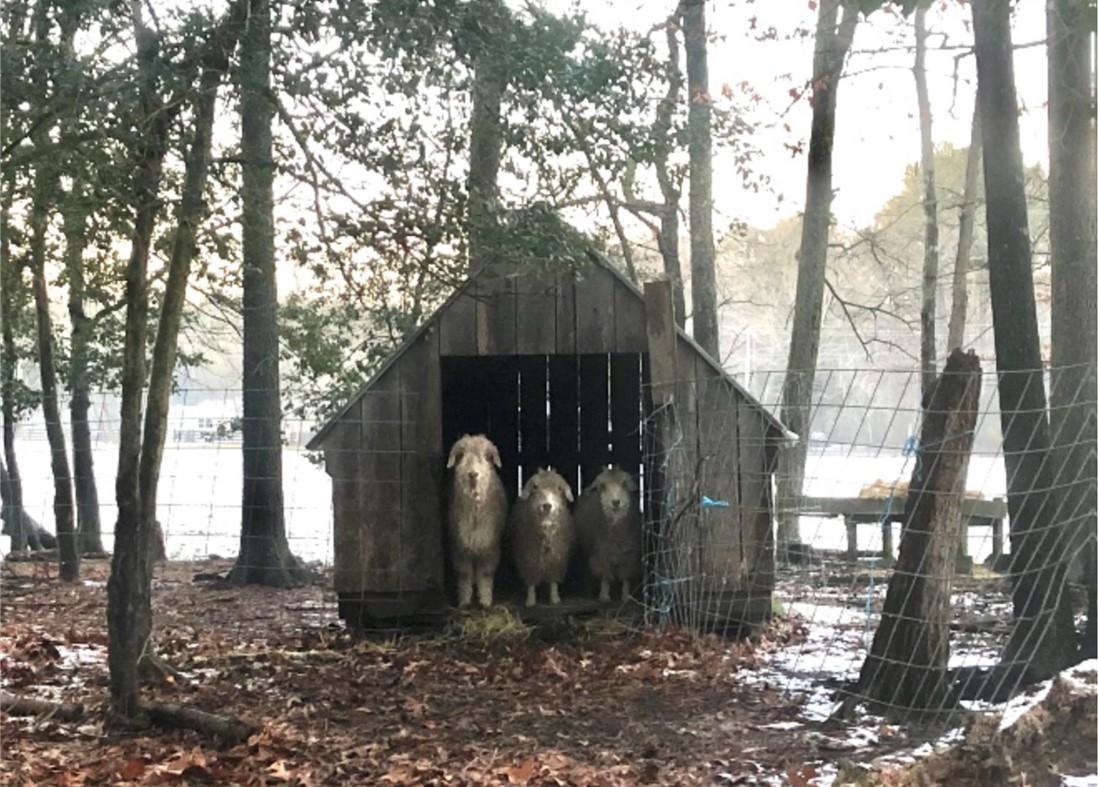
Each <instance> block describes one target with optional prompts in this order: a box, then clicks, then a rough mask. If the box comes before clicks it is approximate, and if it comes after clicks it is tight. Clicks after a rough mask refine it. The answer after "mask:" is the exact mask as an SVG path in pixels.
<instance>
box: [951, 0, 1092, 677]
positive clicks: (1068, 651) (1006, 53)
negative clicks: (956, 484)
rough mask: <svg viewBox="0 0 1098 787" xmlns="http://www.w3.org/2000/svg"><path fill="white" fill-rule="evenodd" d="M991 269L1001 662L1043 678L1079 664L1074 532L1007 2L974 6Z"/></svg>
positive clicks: (982, 0)
mask: <svg viewBox="0 0 1098 787" xmlns="http://www.w3.org/2000/svg"><path fill="white" fill-rule="evenodd" d="M972 12H973V13H972V15H973V28H974V32H975V39H976V70H977V78H978V81H979V89H978V91H977V92H978V100H979V104H980V124H981V126H982V133H983V137H984V145H983V147H984V194H985V195H986V196H985V199H986V210H987V233H988V269H989V274H990V281H991V308H992V319H993V324H994V325H993V327H994V333H995V360H996V367H997V371H998V373H999V404H1000V411H1001V415H1000V418H1001V421H1002V430H1003V453H1004V459H1005V464H1006V471H1007V508H1008V511H1009V514H1010V530H1011V551H1012V553H1013V560H1012V562H1011V579H1012V581H1013V592H1012V602H1013V607H1014V627H1013V630H1012V632H1011V637H1010V640H1009V642H1008V644H1007V647H1006V649H1005V651H1004V654H1003V662H1004V665H1007V666H1009V665H1012V664H1013V665H1026V667H1027V670H1028V672H1027V678H1028V679H1031V680H1036V679H1043V678H1046V677H1049V676H1050V675H1053V674H1055V673H1056V672H1058V671H1060V670H1061V669H1062V668H1064V667H1065V666H1067V665H1068V664H1070V663H1072V662H1073V661H1074V658H1075V653H1076V650H1077V648H1076V646H1075V641H1074V630H1073V625H1072V619H1071V604H1070V599H1069V597H1068V594H1067V593H1066V592H1065V579H1066V573H1067V558H1068V556H1067V554H1066V547H1067V538H1066V537H1067V535H1068V531H1067V529H1066V528H1065V527H1063V526H1062V525H1061V524H1060V522H1059V521H1058V516H1057V510H1056V509H1057V506H1056V500H1055V495H1054V494H1053V492H1052V488H1053V486H1054V484H1055V483H1056V479H1055V478H1054V473H1053V472H1052V469H1053V466H1052V463H1051V462H1049V461H1048V460H1049V458H1050V457H1049V450H1050V441H1049V426H1048V415H1047V408H1046V401H1045V387H1044V373H1043V365H1042V359H1041V348H1040V339H1039V337H1038V333H1037V311H1036V305H1035V301H1034V292H1033V268H1032V260H1031V255H1030V243H1029V230H1028V222H1027V216H1026V194H1025V181H1024V171H1023V167H1022V151H1021V146H1020V143H1019V133H1018V102H1017V97H1016V94H1015V88H1014V64H1013V57H1012V55H1013V50H1012V44H1011V31H1010V3H1009V0H974V1H973V4H972Z"/></svg>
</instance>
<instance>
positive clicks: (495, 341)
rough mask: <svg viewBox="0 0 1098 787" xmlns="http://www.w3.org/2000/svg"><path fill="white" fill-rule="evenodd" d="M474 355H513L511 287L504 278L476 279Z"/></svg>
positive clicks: (514, 314)
mask: <svg viewBox="0 0 1098 787" xmlns="http://www.w3.org/2000/svg"><path fill="white" fill-rule="evenodd" d="M476 284H477V354H478V355H513V354H514V352H515V330H516V324H515V316H516V312H515V283H514V280H513V279H511V278H509V277H504V276H492V275H490V274H487V273H486V274H482V275H481V276H480V277H479V278H478V279H477V282H476Z"/></svg>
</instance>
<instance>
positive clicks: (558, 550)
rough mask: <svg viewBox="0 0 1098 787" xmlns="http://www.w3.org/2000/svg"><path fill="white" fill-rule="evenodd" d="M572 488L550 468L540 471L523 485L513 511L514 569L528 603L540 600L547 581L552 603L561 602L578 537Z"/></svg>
mask: <svg viewBox="0 0 1098 787" xmlns="http://www.w3.org/2000/svg"><path fill="white" fill-rule="evenodd" d="M574 499H575V498H573V496H572V487H570V486H569V485H568V482H567V481H565V480H564V479H563V478H561V477H560V475H558V474H557V473H556V472H554V471H553V470H551V469H548V470H538V472H536V473H535V474H534V475H533V476H531V477H530V479H529V480H528V481H527V482H526V484H525V485H524V486H523V488H522V492H521V493H520V494H519V499H518V502H517V503H516V504H515V508H514V510H513V511H512V512H511V528H512V533H513V536H514V559H515V568H517V569H518V574H519V577H520V578H521V579H522V581H523V582H525V583H526V606H527V607H532V606H534V605H535V604H536V603H537V586H538V585H541V584H546V583H548V585H549V603H551V604H559V603H560V589H559V587H558V585H559V583H560V582H561V581H562V580H563V579H564V575H565V573H566V572H567V571H568V558H569V557H570V555H571V552H572V543H573V541H574V540H575V528H574V526H573V524H572V512H571V511H569V509H568V504H569V503H572V502H574Z"/></svg>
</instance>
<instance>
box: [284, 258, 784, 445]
mask: <svg viewBox="0 0 1098 787" xmlns="http://www.w3.org/2000/svg"><path fill="white" fill-rule="evenodd" d="M587 257H588V260H589V261H590V263H591V264H590V266H588V267H587V268H583V269H577V270H576V271H575V273H577V274H579V275H581V276H582V275H584V274H586V275H590V274H591V272H592V271H601V272H605V273H608V274H610V276H612V277H613V279H614V280H616V281H617V283H618V284H619V285H621V287H623V288H624V290H625V291H626V292H628V293H629V294H631V295H632V297H633V298H635V299H636V300H637V301H638V303H639V304H640V306H641V307H642V308H643V306H644V294H643V293H642V292H641V290H640V289H639V288H638V287H637V286H636V285H635V284H634V283H633V282H631V281H630V280H629V279H628V277H626V276H625V275H624V274H623V273H621V272H620V271H618V270H617V269H616V268H614V266H613V265H611V264H610V262H609V261H608V260H607V259H606V258H605V257H603V256H602V255H600V254H598V253H596V252H594V251H592V250H589V251H588V253H587ZM489 270H491V268H490V266H482V267H481V268H479V269H477V270H475V271H473V272H472V273H471V274H469V276H468V278H467V279H466V280H465V281H464V282H462V283H461V284H460V285H459V286H457V287H455V288H454V291H453V292H452V293H450V295H449V297H447V298H446V300H445V301H443V303H442V304H441V305H440V306H439V307H438V308H437V309H435V311H434V312H433V313H432V314H431V316H430V317H428V318H427V319H426V320H425V321H424V322H423V324H422V325H420V326H419V328H417V329H416V330H415V331H414V332H413V333H412V334H411V335H410V336H409V337H408V338H407V339H406V340H405V341H404V342H403V343H402V344H401V345H400V346H399V347H398V348H397V349H396V350H394V351H393V352H392V353H391V354H390V355H389V357H388V358H386V359H385V361H384V363H382V365H381V366H380V367H379V368H378V370H377V371H376V372H375V373H374V374H373V375H372V376H371V377H370V379H369V380H368V381H367V382H366V383H365V384H364V385H363V386H362V387H361V388H359V389H358V391H356V392H355V394H354V395H353V396H351V398H350V399H349V401H348V402H347V404H346V405H345V406H344V407H342V408H341V409H340V410H339V411H338V412H337V413H336V414H335V415H333V416H331V417H330V418H329V419H328V420H327V421H325V422H324V424H323V425H322V426H321V427H320V428H319V429H318V430H317V432H316V433H315V434H314V435H313V436H312V437H311V438H310V439H309V441H308V442H307V443H306V444H305V447H306V449H307V450H310V451H316V450H319V449H321V448H323V447H324V443H325V442H326V440H327V438H328V437H329V435H330V434H331V433H332V430H333V429H334V428H335V427H336V425H337V424H338V423H339V422H340V421H342V420H343V419H344V418H345V417H346V416H347V415H349V414H350V413H351V412H352V410H353V409H354V408H355V406H356V405H357V404H358V403H359V401H360V400H361V399H362V398H363V397H364V396H365V395H366V393H367V392H369V390H370V389H371V388H373V387H374V386H375V385H376V384H377V383H378V381H380V380H381V378H382V377H383V376H384V375H385V373H386V372H388V371H389V370H390V369H391V368H392V367H393V366H394V364H396V363H397V362H398V361H399V360H400V359H401V358H402V357H403V356H404V355H405V354H406V353H407V352H408V351H409V350H410V349H411V348H412V347H413V346H414V345H415V343H416V342H418V341H420V340H421V339H422V338H423V337H424V335H425V334H427V333H428V331H431V330H438V329H439V325H440V322H441V318H442V317H443V315H444V314H446V313H447V312H448V311H449V310H450V309H452V308H453V307H454V306H455V304H457V302H458V301H459V299H462V298H469V297H471V298H473V299H474V300H475V299H476V298H477V282H478V280H479V279H480V278H481V277H482V276H484V274H485V273H486V272H488V271H489ZM493 275H495V273H494V271H493ZM524 275H525V274H523V273H521V272H517V271H516V272H515V273H511V274H507V275H506V276H505V278H508V279H517V278H520V277H522V276H524ZM531 275H535V274H531ZM511 291H512V292H514V291H515V288H514V287H512V288H511ZM610 296H611V300H613V298H614V291H613V290H611V292H610ZM512 319H513V320H514V321H515V322H517V321H519V320H522V319H523V317H522V315H519V314H515V315H514V317H513V318H512ZM474 328H475V325H474ZM609 331H610V333H611V334H613V333H614V327H613V325H612V324H611V325H610V326H609ZM676 331H677V333H678V338H679V339H680V340H682V341H683V342H685V343H686V345H687V346H688V347H689V348H690V350H692V351H693V352H694V353H696V355H697V357H698V358H699V359H700V360H701V361H702V362H703V363H705V364H706V365H708V366H709V367H710V368H711V370H712V371H713V372H714V373H715V374H716V375H717V376H718V377H720V378H721V379H723V380H724V381H725V382H726V383H727V384H728V385H730V386H731V387H732V388H733V389H734V390H735V392H736V393H737V394H738V395H739V396H741V397H743V399H744V400H745V401H746V402H747V403H748V404H749V405H750V406H752V407H754V408H756V409H757V410H759V412H760V413H761V414H762V416H763V418H764V419H765V420H766V421H767V423H768V424H769V425H770V426H771V427H773V428H774V429H775V430H776V432H777V433H778V434H779V435H780V436H781V437H782V438H783V439H784V440H791V439H796V435H794V434H793V433H792V432H790V431H789V429H787V428H786V427H785V426H784V425H783V424H782V423H781V421H779V420H778V418H777V417H776V416H775V415H774V414H773V413H771V412H770V411H769V410H768V409H767V408H766V407H764V406H763V405H762V404H761V403H760V402H759V401H758V399H756V398H755V397H754V396H753V395H752V394H751V393H750V392H749V391H747V389H745V388H744V387H743V386H742V385H740V384H739V382H737V381H736V380H735V378H733V377H732V376H731V375H729V374H728V373H727V372H726V371H725V370H724V368H723V367H722V366H721V365H720V364H719V363H718V362H717V361H716V360H715V359H713V358H712V357H710V355H709V354H708V353H706V352H705V351H704V350H703V349H702V348H701V347H700V346H699V345H698V344H697V342H695V341H694V340H693V338H691V337H690V336H689V335H688V334H687V333H686V332H685V331H684V330H683V329H682V328H681V327H678V326H676ZM472 354H476V353H475V352H474V353H472ZM508 354H514V353H513V352H512V353H508ZM537 354H541V353H537ZM548 354H549V355H555V354H564V355H572V354H574V353H548Z"/></svg>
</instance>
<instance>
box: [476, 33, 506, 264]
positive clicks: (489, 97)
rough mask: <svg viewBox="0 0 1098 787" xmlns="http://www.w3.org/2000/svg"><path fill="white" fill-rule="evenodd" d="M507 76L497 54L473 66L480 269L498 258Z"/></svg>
mask: <svg viewBox="0 0 1098 787" xmlns="http://www.w3.org/2000/svg"><path fill="white" fill-rule="evenodd" d="M506 86H507V76H506V73H505V70H504V68H503V65H502V63H501V62H500V59H499V58H498V57H493V56H492V54H491V53H490V52H488V51H484V52H481V53H479V54H478V56H477V57H476V61H475V63H474V66H473V88H472V93H473V110H472V117H471V118H470V120H469V177H468V181H467V190H468V192H469V209H468V220H469V265H470V268H473V269H475V268H477V267H479V266H481V265H484V264H487V263H489V262H491V261H492V259H493V258H494V257H495V255H494V254H493V252H492V250H491V241H490V240H489V238H490V236H491V234H492V228H493V227H494V226H495V223H496V215H497V211H498V209H499V204H498V203H499V184H498V178H499V163H500V159H501V158H502V156H503V127H502V124H501V121H500V104H501V102H502V101H503V91H504V89H505V88H506Z"/></svg>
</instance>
